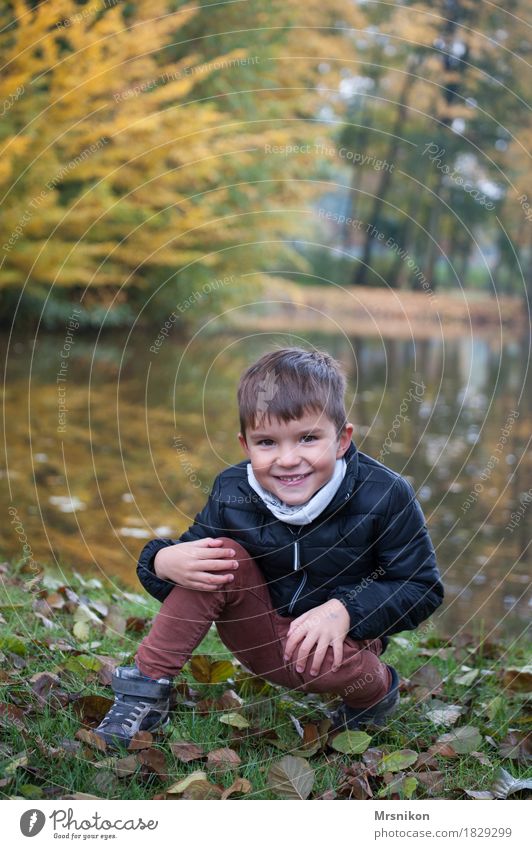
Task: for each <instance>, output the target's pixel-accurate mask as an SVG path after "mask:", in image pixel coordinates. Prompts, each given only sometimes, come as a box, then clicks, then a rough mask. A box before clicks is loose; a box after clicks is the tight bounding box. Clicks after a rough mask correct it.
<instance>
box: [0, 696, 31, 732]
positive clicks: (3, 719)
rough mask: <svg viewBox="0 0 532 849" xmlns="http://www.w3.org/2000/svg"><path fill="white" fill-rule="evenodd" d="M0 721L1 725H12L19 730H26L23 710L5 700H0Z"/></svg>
mask: <svg viewBox="0 0 532 849" xmlns="http://www.w3.org/2000/svg"><path fill="white" fill-rule="evenodd" d="M0 723H1V724H2V725H3V726H10V725H14V726H15V728H18V730H19V731H26V730H27V726H26V718H25V716H24V712H23V711H22V710H21V709H20V708H18V707H15V706H14V705H10V704H7V702H0Z"/></svg>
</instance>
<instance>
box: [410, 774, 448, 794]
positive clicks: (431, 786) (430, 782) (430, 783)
mask: <svg viewBox="0 0 532 849" xmlns="http://www.w3.org/2000/svg"><path fill="white" fill-rule="evenodd" d="M412 776H413V778H417V780H418V781H419V783H420V784H422V785H423V786H424V787H425V788H426V790H427V792H428V793H429V795H431V796H434V795H435V794H436V793H441V792H442V791H443V790H444V789H445V787H444V775H443V772H440V771H439V770H430V771H428V772H414V773H412Z"/></svg>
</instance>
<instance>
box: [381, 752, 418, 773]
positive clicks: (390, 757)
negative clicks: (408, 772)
mask: <svg viewBox="0 0 532 849" xmlns="http://www.w3.org/2000/svg"><path fill="white" fill-rule="evenodd" d="M417 758H418V753H417V752H414V750H413V749H398V750H397V751H396V752H390V753H389V754H387V755H384V757H383V758H382V760H381V762H380V764H378V767H377V768H378V771H379V773H381V774H382V773H384V772H399V771H400V770H402V769H406V768H407V767H408V766H412V765H413V764H415V762H416V761H417Z"/></svg>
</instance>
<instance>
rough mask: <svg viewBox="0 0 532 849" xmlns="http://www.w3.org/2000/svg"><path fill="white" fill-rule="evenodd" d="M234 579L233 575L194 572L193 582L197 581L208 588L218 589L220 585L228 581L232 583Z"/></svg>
mask: <svg viewBox="0 0 532 849" xmlns="http://www.w3.org/2000/svg"><path fill="white" fill-rule="evenodd" d="M233 579H234V575H218V574H214V573H212V572H196V574H195V575H194V578H193V580H194V581H199V582H201V583H202V584H207V585H209V586H213V587H214V586H216V587H219V586H220V584H226V583H227V582H228V581H229V582H230V581H232V580H233Z"/></svg>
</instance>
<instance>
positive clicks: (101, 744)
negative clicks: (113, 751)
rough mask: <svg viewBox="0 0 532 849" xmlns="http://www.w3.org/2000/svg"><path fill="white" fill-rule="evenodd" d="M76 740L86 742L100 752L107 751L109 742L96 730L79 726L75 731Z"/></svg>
mask: <svg viewBox="0 0 532 849" xmlns="http://www.w3.org/2000/svg"><path fill="white" fill-rule="evenodd" d="M74 736H75V738H76V740H81V742H82V743H86V744H87V746H91V747H92V748H93V749H98V751H100V752H105V751H107V744H106V742H105V740H102V738H101V737H100V736H99V735H98V734H95V733H94V731H90V730H89V729H88V728H79V729H78V731H76V733H75V735H74Z"/></svg>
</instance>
